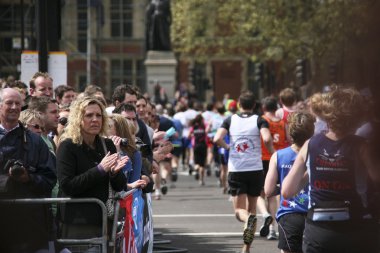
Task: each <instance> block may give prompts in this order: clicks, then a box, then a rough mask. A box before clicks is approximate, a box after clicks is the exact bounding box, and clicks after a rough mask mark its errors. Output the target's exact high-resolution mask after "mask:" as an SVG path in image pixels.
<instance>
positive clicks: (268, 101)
mask: <svg viewBox="0 0 380 253" xmlns="http://www.w3.org/2000/svg"><path fill="white" fill-rule="evenodd" d="M261 103H262V109H263V111H264V112H271V113H275V112H276V110H277V100H276V99H275V98H274V97H266V98H264V99H263V100H262V102H261Z"/></svg>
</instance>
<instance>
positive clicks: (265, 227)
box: [260, 214, 273, 237]
mask: <svg viewBox="0 0 380 253" xmlns="http://www.w3.org/2000/svg"><path fill="white" fill-rule="evenodd" d="M272 221H273V218H272V216H271V215H270V214H267V215H265V216H264V224H263V225H262V226H261V227H260V236H261V237H265V236H267V235H268V234H269V225H270V224H271V223H272Z"/></svg>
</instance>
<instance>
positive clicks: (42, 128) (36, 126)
mask: <svg viewBox="0 0 380 253" xmlns="http://www.w3.org/2000/svg"><path fill="white" fill-rule="evenodd" d="M26 125H27V126H28V127H33V128H34V129H37V130H39V129H41V130H42V131H44V127H43V126H40V125H38V124H26Z"/></svg>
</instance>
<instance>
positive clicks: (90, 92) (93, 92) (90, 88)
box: [84, 84, 106, 100]
mask: <svg viewBox="0 0 380 253" xmlns="http://www.w3.org/2000/svg"><path fill="white" fill-rule="evenodd" d="M84 94H85V96H86V97H90V96H94V97H101V98H103V99H104V100H105V99H106V98H105V96H104V92H103V90H102V88H101V87H99V86H97V85H94V84H89V85H87V86H86V88H85V89H84Z"/></svg>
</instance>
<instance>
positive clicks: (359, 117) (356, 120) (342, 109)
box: [318, 86, 365, 136]
mask: <svg viewBox="0 0 380 253" xmlns="http://www.w3.org/2000/svg"><path fill="white" fill-rule="evenodd" d="M318 106H319V108H320V109H321V112H320V115H319V116H320V117H321V118H322V119H323V120H324V121H325V122H326V123H327V126H328V127H329V129H331V131H333V132H334V133H335V134H337V135H340V136H344V135H347V134H351V133H354V131H355V130H356V129H357V128H358V127H359V126H360V125H361V124H362V122H363V120H364V117H365V113H364V111H365V107H364V106H365V104H364V99H363V97H362V96H361V95H360V93H359V92H358V91H357V90H356V89H354V88H344V87H339V86H335V87H332V89H331V91H330V92H328V93H325V94H323V95H322V97H321V99H320V101H319V105H318Z"/></svg>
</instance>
